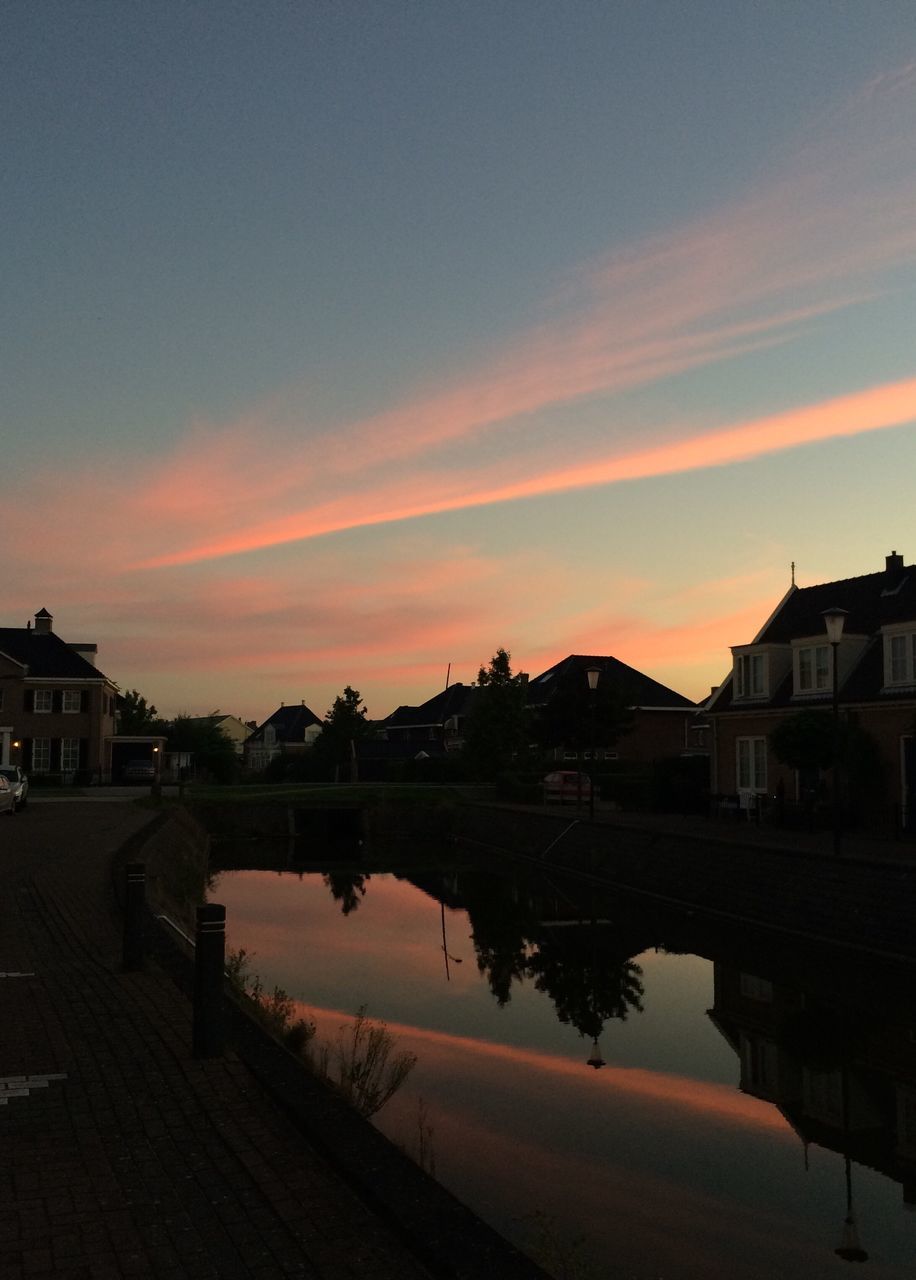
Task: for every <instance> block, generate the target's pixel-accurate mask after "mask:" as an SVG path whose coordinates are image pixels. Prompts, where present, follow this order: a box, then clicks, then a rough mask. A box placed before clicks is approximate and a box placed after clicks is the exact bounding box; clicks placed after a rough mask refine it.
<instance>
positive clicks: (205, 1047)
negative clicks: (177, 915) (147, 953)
mask: <svg viewBox="0 0 916 1280" xmlns="http://www.w3.org/2000/svg"><path fill="white" fill-rule="evenodd" d="M196 942H197V951H196V954H195V957H194V1033H193V1042H194V1057H195V1058H218V1057H219V1056H220V1054H221V1053H222V1052H223V972H224V970H225V967H226V908H225V907H223V906H220V904H219V903H217V902H208V903H206V904H205V905H204V906H202V907H198V908H197V936H196Z"/></svg>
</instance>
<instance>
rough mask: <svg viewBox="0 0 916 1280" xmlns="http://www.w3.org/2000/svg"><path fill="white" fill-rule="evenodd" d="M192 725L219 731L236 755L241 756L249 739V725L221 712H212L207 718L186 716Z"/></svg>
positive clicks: (236, 717)
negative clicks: (233, 748)
mask: <svg viewBox="0 0 916 1280" xmlns="http://www.w3.org/2000/svg"><path fill="white" fill-rule="evenodd" d="M188 723H189V724H192V725H199V726H208V727H212V728H214V729H219V730H220V732H222V733H224V734H225V735H226V737H227V738H228V739H229V741H230V742H231V743H232V744H233V745H234V747H235V750H236V754H237V755H239V756H241V755H242V754H243V748H244V745H245V743H246V742H247V741H248V739H249V738H250V737H251V732H252V730H251V725H248V724H246V723H245V721H244V720H240V719H239V718H238V716H227V715H224V714H223V713H222V711H214V712H212V713H211V714H210V715H208V716H188Z"/></svg>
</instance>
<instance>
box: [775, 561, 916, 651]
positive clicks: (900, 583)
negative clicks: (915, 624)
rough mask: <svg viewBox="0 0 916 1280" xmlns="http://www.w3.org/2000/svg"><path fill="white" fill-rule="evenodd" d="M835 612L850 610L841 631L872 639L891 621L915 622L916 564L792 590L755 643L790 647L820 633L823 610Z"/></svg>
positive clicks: (822, 623)
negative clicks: (803, 637) (793, 643)
mask: <svg viewBox="0 0 916 1280" xmlns="http://www.w3.org/2000/svg"><path fill="white" fill-rule="evenodd" d="M833 608H837V609H846V610H848V613H849V616H848V617H847V619H846V622H845V628H844V629H845V632H846V633H847V634H849V635H873V634H874V633H875V632H876V631H878V630H879V629H880V628H881V627H884V626H888V625H889V624H890V623H892V622H909V621H910V619H913V620H914V621H916V565H902V566H900V567H899V568H898V569H896V570H893V569H892V570H890V571H888V570H885V571H884V572H883V573H866V574H864V575H863V576H862V577H859V578H842V579H840V581H839V582H822V583H819V584H818V585H817V586H815V587H796V588H794V590H792V591H790V592H789V595H788V596H787V597H786V599H785V602H784V604H783V605H782V607H781V608H780V609H779V610H778V612H777V613H776V615H775V617H774V618H773V619H772V620H771V621H770V623H769V624H768V625H767V626H766V627H765V628H764V631H763V633H762V634H761V636H760V638H759V640H758V641H757V643H759V644H788V643H789V641H790V640H795V639H797V638H798V637H799V636H817V635H821V634H823V633H824V617H823V614H824V610H825V609H833Z"/></svg>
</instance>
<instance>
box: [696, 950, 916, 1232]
mask: <svg viewBox="0 0 916 1280" xmlns="http://www.w3.org/2000/svg"><path fill="white" fill-rule="evenodd" d="M714 974H715V979H714V981H715V1001H714V1006H713V1008H712V1009H711V1010H710V1014H709V1016H710V1018H711V1020H712V1021H713V1023H714V1024H715V1026H716V1027H717V1029H718V1030H719V1031H720V1033H721V1034H722V1035H723V1036H724V1037H725V1038H726V1040H727V1041H728V1042H729V1044H730V1045H731V1047H732V1049H733V1050H734V1051H735V1053H736V1055H737V1057H738V1061H739V1069H740V1087H741V1089H742V1090H743V1091H744V1092H745V1093H749V1094H753V1096H754V1097H757V1098H761V1099H763V1100H764V1101H766V1102H771V1103H772V1104H773V1105H774V1106H776V1107H777V1108H778V1109H779V1111H781V1112H782V1114H783V1115H784V1116H785V1118H786V1120H787V1121H788V1123H789V1124H790V1125H791V1126H792V1128H793V1129H794V1130H795V1132H796V1133H797V1134H798V1135H799V1137H800V1138H801V1139H802V1141H803V1142H805V1143H806V1144H807V1143H816V1144H817V1145H818V1146H821V1147H824V1148H826V1149H827V1150H829V1151H836V1152H839V1153H840V1154H842V1155H845V1156H849V1157H850V1158H851V1159H853V1160H854V1161H856V1163H858V1164H861V1165H866V1166H868V1167H869V1168H872V1169H875V1170H877V1171H878V1172H880V1173H882V1174H884V1175H885V1176H886V1177H889V1178H892V1179H893V1180H894V1181H895V1182H898V1183H900V1184H901V1186H902V1187H903V1198H904V1202H905V1203H906V1204H907V1205H908V1206H916V1024H914V1020H913V1014H912V1005H911V1002H910V1001H908V1002H907V1004H906V1005H903V1006H901V1007H900V1008H899V1009H897V1010H896V1011H895V1015H896V1016H894V1017H893V1018H886V1017H879V1016H876V1014H875V1011H874V1010H870V1011H869V1013H868V1014H867V1015H862V1014H861V1013H854V1012H852V1011H851V1010H850V1009H844V1008H841V1007H839V1006H837V1007H832V1006H831V1005H827V1004H824V1003H821V1002H820V1001H819V1000H818V999H817V998H816V997H815V998H812V997H811V996H810V995H809V994H808V993H806V992H803V991H801V990H797V989H795V988H793V987H788V986H783V985H781V984H780V983H778V982H774V981H770V980H769V979H768V978H762V977H759V976H757V975H755V974H751V973H747V972H741V971H740V970H738V969H736V968H732V967H731V966H729V965H726V964H722V963H719V962H717V963H716V964H715V967H714Z"/></svg>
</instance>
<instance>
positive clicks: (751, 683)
mask: <svg viewBox="0 0 916 1280" xmlns="http://www.w3.org/2000/svg"><path fill="white" fill-rule="evenodd" d="M763 663H764V655H763V654H762V653H741V654H738V656H737V657H736V658H735V683H736V685H737V688H738V697H739V698H762V697H764V696H765V694H766V686H765V683H764V665H763Z"/></svg>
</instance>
